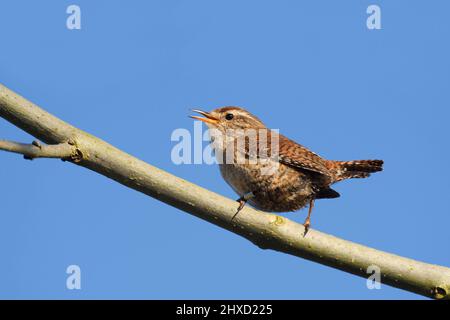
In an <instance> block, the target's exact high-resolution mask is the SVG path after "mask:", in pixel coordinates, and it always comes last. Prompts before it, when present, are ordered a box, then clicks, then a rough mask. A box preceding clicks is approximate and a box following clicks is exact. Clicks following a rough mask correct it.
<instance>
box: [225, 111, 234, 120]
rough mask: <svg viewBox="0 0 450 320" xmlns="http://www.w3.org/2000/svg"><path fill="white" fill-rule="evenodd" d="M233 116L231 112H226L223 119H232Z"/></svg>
mask: <svg viewBox="0 0 450 320" xmlns="http://www.w3.org/2000/svg"><path fill="white" fill-rule="evenodd" d="M233 118H234V115H233V114H232V113H227V114H226V115H225V119H227V120H232V119H233Z"/></svg>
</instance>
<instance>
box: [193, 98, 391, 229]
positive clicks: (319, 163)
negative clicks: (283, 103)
mask: <svg viewBox="0 0 450 320" xmlns="http://www.w3.org/2000/svg"><path fill="white" fill-rule="evenodd" d="M192 111H193V112H195V113H197V114H200V116H198V115H192V116H190V117H191V118H193V119H196V120H200V121H202V122H204V123H205V124H206V125H207V126H208V128H209V129H210V130H209V131H210V139H211V146H212V149H213V150H214V152H215V154H216V157H217V160H218V164H219V168H220V173H221V175H222V177H223V179H224V180H225V181H226V182H227V183H228V184H229V185H230V186H231V188H232V189H233V190H234V191H235V192H236V193H237V194H238V195H239V198H238V199H237V201H238V202H239V206H238V208H237V211H236V214H235V215H234V216H233V218H232V219H234V217H236V215H237V214H238V213H239V212H240V211H241V210H242V209H243V207H244V206H245V205H246V204H247V203H248V204H249V205H251V206H252V207H254V208H256V209H259V210H262V211H265V212H292V211H297V210H300V209H302V208H304V207H306V206H309V210H308V215H307V217H306V219H305V221H304V223H303V225H304V234H303V236H306V234H307V232H308V230H309V228H310V226H311V213H312V210H313V207H314V203H315V200H318V199H334V198H338V197H340V194H339V193H338V192H337V191H335V190H334V189H332V188H331V186H332V185H333V184H335V183H337V182H339V181H342V180H346V179H352V178H367V177H369V176H370V174H371V173H374V172H378V171H382V170H383V163H384V162H383V160H352V161H340V160H327V159H325V158H322V157H321V156H319V155H318V154H316V153H314V152H312V151H311V150H309V149H308V148H306V147H304V146H303V145H301V144H299V143H297V142H295V141H293V140H291V139H289V138H287V137H285V136H283V135H282V134H280V133H278V132H277V131H276V130H272V129H269V128H267V127H266V125H265V124H264V123H263V122H262V121H261V120H260V119H259V118H258V117H257V116H255V115H253V114H251V113H250V112H248V111H247V110H245V109H244V108H241V107H237V106H225V107H219V108H217V109H214V110H212V111H210V112H206V111H203V110H199V109H193V110H192ZM249 133H251V134H249ZM252 137H253V138H254V139H253V140H251V138H252ZM239 141H240V142H239ZM252 141H253V144H252ZM275 142H276V143H275ZM255 145H256V147H255ZM239 146H240V147H239ZM251 160H254V161H251Z"/></svg>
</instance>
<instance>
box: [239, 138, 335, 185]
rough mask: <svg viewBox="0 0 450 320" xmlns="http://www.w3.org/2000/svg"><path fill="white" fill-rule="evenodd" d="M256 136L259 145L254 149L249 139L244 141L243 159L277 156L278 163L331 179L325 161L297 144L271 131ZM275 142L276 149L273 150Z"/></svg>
mask: <svg viewBox="0 0 450 320" xmlns="http://www.w3.org/2000/svg"><path fill="white" fill-rule="evenodd" d="M257 135H258V138H259V139H258V141H259V143H258V144H257V146H256V147H253V148H252V147H251V146H250V144H249V139H246V140H245V152H244V153H245V157H247V158H248V157H252V158H253V159H256V158H260V156H261V155H262V154H263V155H265V156H277V157H278V161H279V162H280V163H283V164H285V165H288V166H290V167H293V168H296V169H299V170H307V171H310V172H315V173H317V174H320V175H322V176H324V178H330V177H331V173H330V171H329V170H328V167H327V160H325V159H323V158H321V157H320V156H319V155H317V154H315V153H314V152H312V151H310V150H308V149H307V148H305V147H304V146H302V145H300V144H298V143H297V142H295V141H292V140H290V139H288V138H286V137H285V136H283V135H282V134H279V133H277V132H275V131H272V130H264V131H262V132H258V133H257ZM264 135H267V136H266V138H264ZM261 138H264V142H263V141H261ZM274 139H275V140H274ZM277 139H278V141H277ZM276 141H277V144H278V148H274V143H275V142H276ZM255 153H256V154H255ZM326 180H328V179H326Z"/></svg>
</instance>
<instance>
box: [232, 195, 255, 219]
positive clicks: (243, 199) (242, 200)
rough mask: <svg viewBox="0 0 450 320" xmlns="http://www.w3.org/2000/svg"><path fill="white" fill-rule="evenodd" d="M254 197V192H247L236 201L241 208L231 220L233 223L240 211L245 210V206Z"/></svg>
mask: <svg viewBox="0 0 450 320" xmlns="http://www.w3.org/2000/svg"><path fill="white" fill-rule="evenodd" d="M254 196H255V194H254V193H253V192H247V193H246V194H244V195H243V196H242V197H240V198H239V199H237V200H236V201H238V202H239V207H238V209H237V211H236V213H235V214H234V216H233V218H231V221H233V220H234V218H236V216H237V215H238V213H239V211H241V210H242V209H243V208H244V206H245V204H246V203H247V201H248V200H250V199H251V198H253V197H254Z"/></svg>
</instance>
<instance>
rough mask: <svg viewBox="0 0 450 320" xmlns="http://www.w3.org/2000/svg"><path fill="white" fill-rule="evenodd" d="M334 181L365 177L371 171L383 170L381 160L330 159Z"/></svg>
mask: <svg viewBox="0 0 450 320" xmlns="http://www.w3.org/2000/svg"><path fill="white" fill-rule="evenodd" d="M330 162H331V163H330V169H331V170H332V171H333V172H334V175H335V182H337V181H341V180H345V179H351V178H367V177H368V176H370V174H371V173H373V172H378V171H382V170H383V160H353V161H330Z"/></svg>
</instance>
